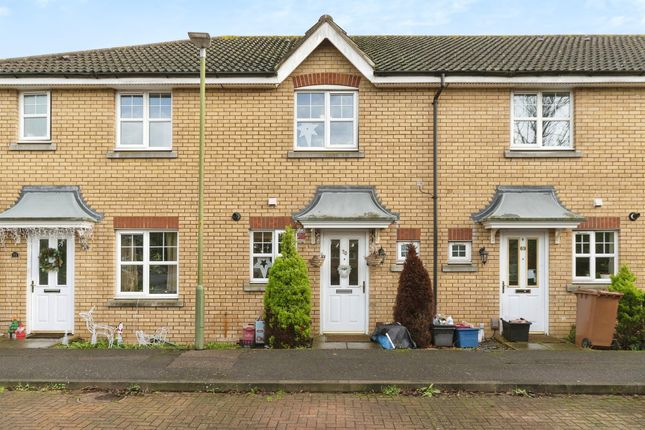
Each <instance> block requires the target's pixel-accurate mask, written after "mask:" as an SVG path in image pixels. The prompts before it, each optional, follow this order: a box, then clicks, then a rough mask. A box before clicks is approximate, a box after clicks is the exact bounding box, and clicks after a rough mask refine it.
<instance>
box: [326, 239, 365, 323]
mask: <svg viewBox="0 0 645 430" xmlns="http://www.w3.org/2000/svg"><path fill="white" fill-rule="evenodd" d="M322 244H323V245H322V248H323V249H322V254H323V255H325V262H324V264H323V267H322V271H321V289H322V294H321V298H322V314H323V316H322V331H323V333H367V321H366V320H367V312H366V309H367V285H366V284H367V282H366V281H367V263H366V261H365V255H366V235H365V233H351V232H347V233H345V232H343V233H325V234H324V235H323V241H322Z"/></svg>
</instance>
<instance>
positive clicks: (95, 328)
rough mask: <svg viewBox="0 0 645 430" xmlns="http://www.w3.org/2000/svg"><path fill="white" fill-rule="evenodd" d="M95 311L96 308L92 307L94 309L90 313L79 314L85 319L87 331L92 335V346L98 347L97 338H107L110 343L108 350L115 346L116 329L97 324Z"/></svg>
mask: <svg viewBox="0 0 645 430" xmlns="http://www.w3.org/2000/svg"><path fill="white" fill-rule="evenodd" d="M94 309H95V307H94V306H92V308H91V309H90V310H89V311H87V312H80V313H79V315H80V316H81V318H83V320H84V321H85V325H86V326H87V330H88V331H89V332H90V334H91V335H92V340H91V344H92V345H96V338H97V336H105V338H106V339H107V341H108V348H112V345H113V344H114V333H115V332H116V327H112V326H111V325H108V324H97V323H95V322H94V317H93V316H92V313H93V312H94Z"/></svg>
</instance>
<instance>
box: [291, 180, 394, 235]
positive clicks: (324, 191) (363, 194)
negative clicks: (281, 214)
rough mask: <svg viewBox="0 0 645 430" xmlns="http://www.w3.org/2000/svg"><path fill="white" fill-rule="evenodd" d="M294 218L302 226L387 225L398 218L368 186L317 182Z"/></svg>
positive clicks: (374, 226)
mask: <svg viewBox="0 0 645 430" xmlns="http://www.w3.org/2000/svg"><path fill="white" fill-rule="evenodd" d="M293 219H294V220H295V221H298V222H300V224H302V226H303V227H304V228H386V227H387V226H389V225H390V224H392V223H393V222H394V221H397V220H398V219H399V214H398V213H395V212H392V211H390V210H389V209H387V208H386V207H385V206H383V204H382V203H381V202H380V201H379V199H378V197H377V195H376V190H375V189H374V187H371V186H358V185H351V186H319V187H318V188H317V189H316V194H315V195H314V198H313V199H312V200H311V202H310V203H309V204H308V205H307V207H305V208H304V209H302V210H301V211H300V212H297V213H295V214H293Z"/></svg>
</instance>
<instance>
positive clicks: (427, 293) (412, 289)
mask: <svg viewBox="0 0 645 430" xmlns="http://www.w3.org/2000/svg"><path fill="white" fill-rule="evenodd" d="M433 301H434V298H433V293H432V282H431V281H430V275H428V271H427V270H426V269H425V267H423V262H422V261H421V259H420V258H419V256H418V255H417V250H416V248H415V247H414V245H409V246H408V255H407V258H406V259H405V263H404V264H403V271H402V272H401V276H400V277H399V289H398V291H397V294H396V304H395V306H394V321H396V322H399V323H401V324H402V325H403V326H405V327H406V328H407V329H408V330H409V331H410V334H411V335H412V339H414V341H415V342H416V344H417V346H419V347H420V348H425V347H427V346H429V345H430V341H431V340H432V335H431V332H430V326H431V324H432V312H433V309H434V303H433Z"/></svg>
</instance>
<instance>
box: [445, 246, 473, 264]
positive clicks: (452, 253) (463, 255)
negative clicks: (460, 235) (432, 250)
mask: <svg viewBox="0 0 645 430" xmlns="http://www.w3.org/2000/svg"><path fill="white" fill-rule="evenodd" d="M472 248H473V246H472V243H471V242H468V241H459V242H457V241H455V242H448V263H455V264H464V263H470V262H471V261H472Z"/></svg>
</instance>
